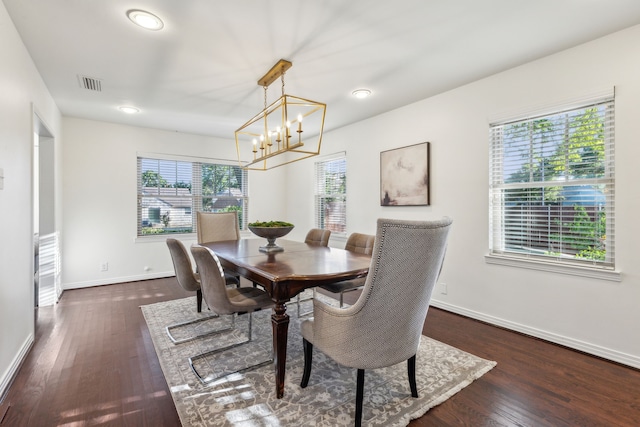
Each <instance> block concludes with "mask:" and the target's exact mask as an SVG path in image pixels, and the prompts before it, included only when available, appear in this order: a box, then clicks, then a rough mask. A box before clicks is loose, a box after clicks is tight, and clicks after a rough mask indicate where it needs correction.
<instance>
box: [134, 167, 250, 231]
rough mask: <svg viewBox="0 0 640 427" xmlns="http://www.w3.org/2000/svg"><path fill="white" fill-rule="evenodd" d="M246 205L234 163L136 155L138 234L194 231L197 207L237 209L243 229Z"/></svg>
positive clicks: (243, 175) (243, 177) (241, 173)
mask: <svg viewBox="0 0 640 427" xmlns="http://www.w3.org/2000/svg"><path fill="white" fill-rule="evenodd" d="M247 207H248V196H247V172H246V171H245V170H243V169H242V168H240V167H238V166H233V165H227V164H216V163H203V162H189V161H177V160H171V159H160V158H148V157H138V227H137V228H138V236H148V235H157V234H175V233H195V232H196V219H195V217H196V212H197V211H204V212H226V211H238V219H239V222H240V228H241V229H245V228H246V219H247V217H248V215H247Z"/></svg>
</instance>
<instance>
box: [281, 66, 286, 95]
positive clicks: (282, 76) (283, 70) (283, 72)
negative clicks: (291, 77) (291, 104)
mask: <svg viewBox="0 0 640 427" xmlns="http://www.w3.org/2000/svg"><path fill="white" fill-rule="evenodd" d="M285 72H286V71H285V69H284V67H282V74H280V80H282V96H284V74H285Z"/></svg>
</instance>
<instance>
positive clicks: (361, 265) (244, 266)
mask: <svg viewBox="0 0 640 427" xmlns="http://www.w3.org/2000/svg"><path fill="white" fill-rule="evenodd" d="M265 243H266V241H265V240H264V239H253V238H251V239H240V240H229V241H222V242H212V243H203V244H202V246H206V247H208V248H210V249H211V250H213V251H214V252H215V253H216V255H217V256H218V258H219V259H220V263H221V264H222V267H223V268H224V269H225V270H227V271H231V272H236V273H238V274H240V275H241V276H243V277H245V278H247V279H248V280H250V281H252V282H254V283H258V284H260V285H261V286H262V287H264V289H265V290H266V291H267V292H268V293H269V295H270V296H271V299H272V300H273V302H274V304H275V307H274V310H273V314H272V315H271V324H272V329H273V351H274V365H275V376H276V395H277V397H278V399H281V398H282V397H283V396H284V379H285V369H286V359H287V336H288V331H289V315H288V314H287V307H286V305H285V304H286V303H287V302H288V301H290V300H291V298H293V297H295V296H296V295H298V294H299V293H300V292H302V291H304V290H305V289H309V288H313V287H315V286H320V285H326V284H329V283H335V282H340V281H343V280H350V279H356V278H358V277H364V276H366V275H367V273H368V272H369V265H370V263H371V257H370V256H369V255H364V254H358V253H354V252H350V251H346V250H344V249H336V248H331V247H326V246H317V245H310V244H307V243H302V242H296V241H291V240H286V239H278V240H277V244H278V246H281V247H282V248H283V249H284V251H282V252H276V253H264V252H261V251H260V249H259V248H260V246H264V245H265Z"/></svg>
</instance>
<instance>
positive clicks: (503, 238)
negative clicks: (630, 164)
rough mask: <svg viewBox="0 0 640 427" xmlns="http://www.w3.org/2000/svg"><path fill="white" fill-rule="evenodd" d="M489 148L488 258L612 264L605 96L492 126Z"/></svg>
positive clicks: (609, 124) (609, 126) (610, 108)
mask: <svg viewBox="0 0 640 427" xmlns="http://www.w3.org/2000/svg"><path fill="white" fill-rule="evenodd" d="M490 145H491V148H490V195H489V206H490V213H489V218H490V224H489V229H490V236H489V241H490V248H489V249H490V255H494V256H504V257H514V258H521V259H522V258H526V259H530V260H536V261H542V262H548V263H552V264H569V265H576V266H581V267H589V268H590V267H596V268H602V269H613V268H614V261H615V247H614V242H615V234H614V224H615V209H614V206H615V192H614V184H615V170H614V100H613V97H610V98H607V99H604V100H599V101H593V102H591V103H588V104H585V105H582V106H581V107H579V108H572V109H570V110H566V111H559V112H556V113H553V114H548V115H544V116H539V117H534V118H527V119H523V120H519V121H512V122H508V123H498V124H492V125H491V126H490Z"/></svg>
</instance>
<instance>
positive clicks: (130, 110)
mask: <svg viewBox="0 0 640 427" xmlns="http://www.w3.org/2000/svg"><path fill="white" fill-rule="evenodd" d="M118 110H120V111H122V112H123V113H127V114H135V113H139V112H140V110H139V109H137V108H136V107H130V106H127V105H123V106H122V107H118Z"/></svg>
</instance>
